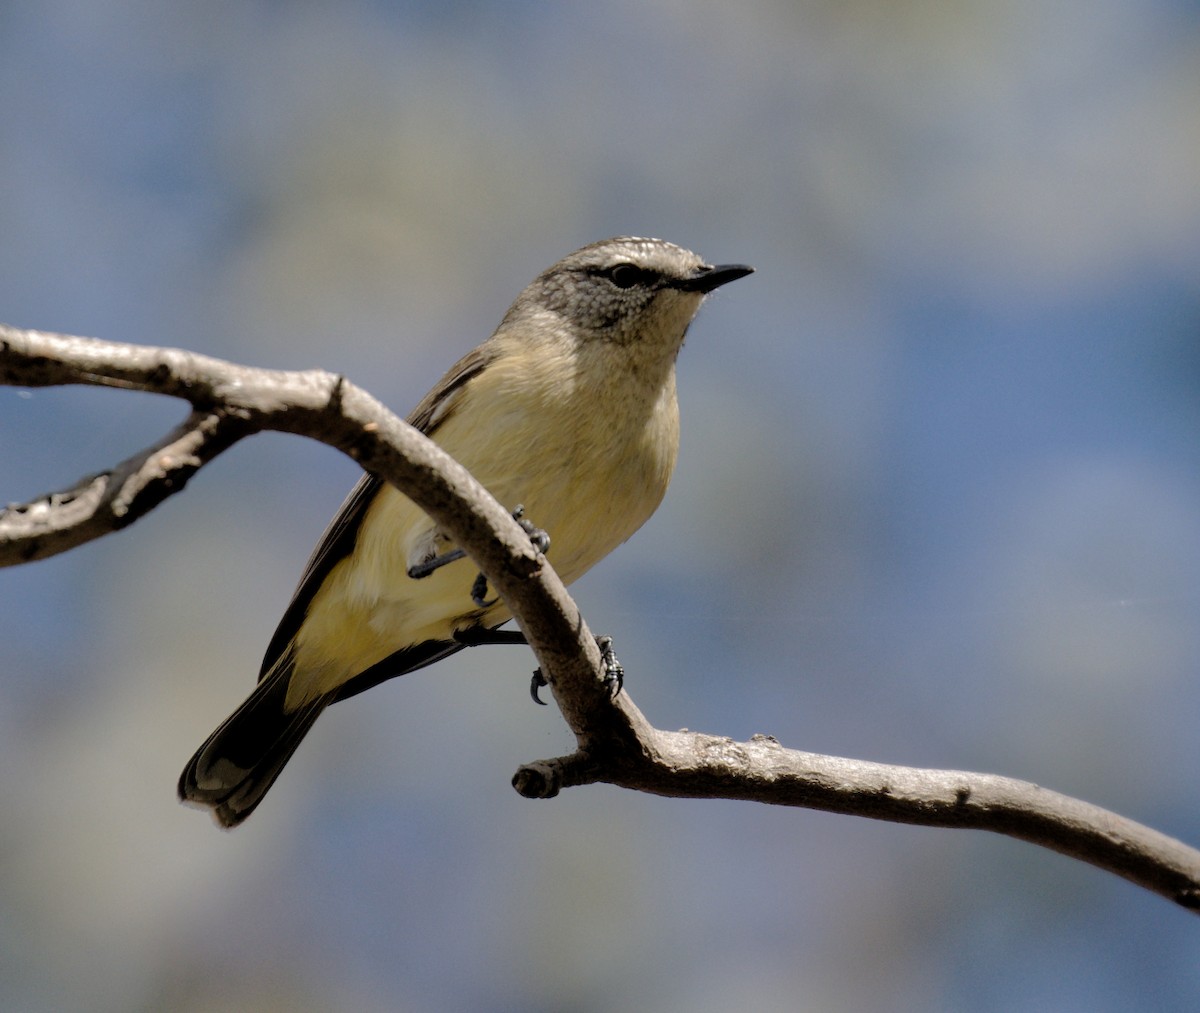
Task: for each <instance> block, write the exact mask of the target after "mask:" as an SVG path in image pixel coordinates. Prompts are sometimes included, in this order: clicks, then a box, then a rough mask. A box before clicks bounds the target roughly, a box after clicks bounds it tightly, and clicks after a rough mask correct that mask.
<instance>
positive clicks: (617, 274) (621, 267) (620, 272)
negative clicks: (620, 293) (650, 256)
mask: <svg viewBox="0 0 1200 1013" xmlns="http://www.w3.org/2000/svg"><path fill="white" fill-rule="evenodd" d="M608 277H609V280H610V281H611V282H612V283H613V284H614V285H616V286H617V288H633V286H634V285H640V284H642V283H644V282H645V281H646V278H647V272H645V271H643V270H642V269H641V268H640V267H638V266H637V265H636V264H616V265H614V266H613V267H610V268H609V269H608Z"/></svg>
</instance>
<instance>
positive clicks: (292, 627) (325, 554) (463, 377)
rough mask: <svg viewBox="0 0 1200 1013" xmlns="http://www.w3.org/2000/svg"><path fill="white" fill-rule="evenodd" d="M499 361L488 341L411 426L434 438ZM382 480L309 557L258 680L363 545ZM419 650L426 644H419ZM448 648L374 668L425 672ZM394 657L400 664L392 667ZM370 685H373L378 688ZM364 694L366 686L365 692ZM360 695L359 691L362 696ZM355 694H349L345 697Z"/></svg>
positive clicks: (365, 490) (352, 503) (357, 496)
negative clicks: (332, 574) (338, 569)
mask: <svg viewBox="0 0 1200 1013" xmlns="http://www.w3.org/2000/svg"><path fill="white" fill-rule="evenodd" d="M493 356H494V353H493V350H492V348H491V346H490V343H489V342H485V343H484V344H483V345H481V346H479V347H478V348H475V349H473V350H472V351H470V352H468V353H467V354H466V355H464V356H463V357H462V358H461V359H459V360H458V362H456V363H455V364H454V365H453V366H452V367H451V368H450V370H449V371H448V372H447V373H446V375H445V376H443V377H442V379H441V380H439V381H438V383H437V384H436V385H435V386H434V388H433V389H432V390H431V391H430V392H429V393H428V394H426V395H425V397H424V398H422V400H421V403H420V404H418V405H417V407H416V408H415V409H413V412H412V414H411V415H409V417H408V423H409V425H411V426H413V427H414V428H415V429H417V430H418V431H420V432H422V433H424V434H425V435H426V436H432V435H433V434H434V433H435V432H436V431H437V428H438V426H440V425H441V424H442V423H443V422H444V421H445V420H446V419H447V418H449V417H450V415H451V414H452V413H453V412H454V410H455V408H456V407H457V406H458V404H459V402H460V401H461V400H462V392H463V390H464V388H465V387H466V385H467V383H468V382H470V380H471V378H472V377H474V376H477V375H478V374H479V373H480V372H481V371H482V370H483V369H484V367H486V366H487V364H488V363H489V362H491V361H492V358H493ZM383 484H384V483H383V481H382V480H381V479H378V478H376V477H375V476H374V475H369V474H367V475H363V477H362V478H360V479H359V480H358V484H357V485H355V487H354V488H353V489H352V490H351V492H350V495H349V496H347V497H346V500H345V502H344V503H342V505H341V507H340V509H339V510H338V512H337V514H336V515H335V516H334V518H333V520H332V521H330V522H329V526H328V527H327V528H326V529H325V533H324V534H323V535H322V536H321V540H320V541H319V542H317V547H316V548H315V549H314V550H313V553H312V555H311V556H310V557H309V560H308V563H307V565H306V566H305V567H304V573H303V575H302V576H301V577H300V583H299V584H298V585H297V586H296V590H295V592H294V593H293V594H292V600H291V601H290V602H289V603H288V607H287V608H286V609H285V610H284V613H283V618H282V619H280V620H279V626H278V627H277V628H276V630H275V634H274V635H273V636H272V637H271V642H270V643H269V644H268V645H267V652H266V654H265V655H264V656H263V663H262V669H261V670H260V671H259V675H258V677H259V679H260V680H261V679H263V678H264V677H265V676H266V674H267V673H268V672H270V671H271V669H272V668H274V667H275V665H276V664H277V663H278V661H279V660H280V658H282V657H283V655H284V654H285V653H286V651H287V649H288V646H289V645H290V644H291V643H292V641H293V640H294V639H295V637H296V634H297V632H298V631H299V630H300V627H301V625H303V623H304V620H305V617H306V616H307V615H308V607H309V605H311V604H312V600H313V598H314V596H315V595H316V593H317V591H318V590H319V589H320V587H321V585H322V584H323V583H324V581H325V578H326V577H327V576H329V571H330V570H332V569H333V568H334V567H335V566H337V564H338V563H340V562H341V561H342V560H343V559H345V558H346V557H347V556H348V555H350V553H352V552H353V551H354V545H355V543H356V542H357V541H358V532H359V529H360V528H361V527H362V523H363V520H364V519H365V518H366V516H367V511H368V510H370V508H371V504H372V503H373V502H374V501H375V496H376V495H377V494H378V493H379V490H380V489H382V488H383ZM416 646H417V647H420V646H422V645H416ZM446 646H447V645H445V644H441V645H440V649H441V652H440V653H438V652H436V651H423V652H422V651H417V652H416V653H418V654H420V655H421V656H420V657H416V656H414V657H413V658H412V659H411V661H412V663H411V664H409V665H408V667H400V668H398V669H397V668H395V667H394V665H395V664H397V663H400V664H403V662H404V659H403V658H402V657H401V656H402V655H404V654H405V652H403V651H402V652H400V656H398V655H393V657H392V658H389V659H387V660H386V661H385V662H381V663H380V665H377V666H374V667H373V670H372V671H374V668H381V667H382V666H384V665H389V663H391V665H390V666H389V667H391V670H392V671H393V673H394V674H397V675H398V674H400V672H407V671H411V670H412V669H413V668H420V667H421V666H422V665H427V664H430V663H431V662H432V661H436V660H438V659H439V658H441V657H444V656H445V655H446V654H450V653H453V650H456V649H457V647H455V648H453V649H451V650H446V649H445V648H446ZM393 658H394V659H395V661H394V662H393ZM383 678H386V676H382V675H377V676H376V677H375V678H374V682H380V681H382V680H383ZM374 682H373V683H371V684H372V685H373V684H374ZM363 688H364V689H365V688H366V686H364V687H363ZM357 692H360V690H359V691H357ZM346 695H350V694H346Z"/></svg>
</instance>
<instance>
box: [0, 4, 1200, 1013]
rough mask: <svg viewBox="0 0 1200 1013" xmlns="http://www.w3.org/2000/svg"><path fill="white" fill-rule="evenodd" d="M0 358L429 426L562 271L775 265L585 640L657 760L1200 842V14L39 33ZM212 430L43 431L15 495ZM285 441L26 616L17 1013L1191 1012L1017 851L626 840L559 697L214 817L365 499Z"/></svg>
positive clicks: (93, 395)
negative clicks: (204, 759) (16, 329)
mask: <svg viewBox="0 0 1200 1013" xmlns="http://www.w3.org/2000/svg"><path fill="white" fill-rule="evenodd" d="M0 96H2V102H0V141H2V143H0V236H2V242H0V319H3V320H4V321H6V322H8V323H11V324H15V325H20V326H27V327H35V328H40V329H45V330H58V331H65V332H69V333H77V334H88V335H95V336H99V337H104V338H109V339H114V340H123V341H132V342H139V343H148V344H168V345H175V346H183V347H186V348H191V349H195V350H198V351H201V352H205V353H209V354H212V355H217V356H222V357H227V358H231V359H235V360H238V361H243V362H248V363H253V364H257V365H265V366H273V367H281V368H284V367H286V368H303V367H311V366H321V367H325V368H328V369H332V370H337V371H340V372H344V373H346V374H347V375H349V376H350V378H351V379H353V380H355V381H357V382H359V383H360V384H362V385H364V386H366V387H367V388H368V389H370V390H371V391H372V392H373V393H375V394H376V395H378V396H379V397H381V398H382V399H383V400H384V401H386V402H387V403H389V404H390V405H392V406H393V407H394V408H395V409H396V410H397V411H398V412H400V413H401V414H404V413H406V412H407V411H408V410H409V409H410V408H411V407H412V406H413V405H414V404H415V403H416V401H417V400H418V399H419V397H420V396H421V395H422V394H423V393H424V392H425V391H426V389H427V388H428V387H429V386H430V385H431V384H432V383H433V382H434V381H435V380H436V379H437V378H438V377H439V376H440V374H441V373H442V371H443V370H444V369H445V368H446V367H447V366H449V364H450V363H452V362H453V361H454V360H455V359H456V358H457V357H458V356H459V355H460V354H461V353H463V352H464V351H466V350H467V349H468V348H470V347H471V346H472V345H474V344H476V343H477V342H478V341H479V340H480V339H481V338H482V337H484V336H485V335H486V334H487V333H489V332H490V331H491V329H492V328H493V327H494V326H495V324H496V323H497V322H498V321H499V319H500V316H501V315H502V313H503V312H504V310H505V309H506V308H507V306H508V304H509V302H510V301H511V300H512V298H513V297H514V296H515V295H516V293H517V292H518V291H519V290H520V289H521V288H522V287H523V286H524V285H525V284H526V283H527V282H528V281H529V280H530V279H531V278H532V277H533V276H534V275H535V274H536V273H538V272H539V271H540V270H541V269H542V268H544V267H545V266H547V265H548V264H550V263H552V262H553V261H555V260H557V259H558V258H559V257H561V256H563V255H564V254H566V253H568V252H570V251H571V250H573V249H575V248H576V247H578V246H581V245H583V244H584V243H586V242H589V241H591V240H595V239H600V238H604V237H606V236H611V235H616V234H622V233H633V234H638V235H654V236H661V237H662V238H665V239H669V240H672V241H674V242H677V243H680V244H682V245H684V246H688V247H690V248H692V249H695V250H697V251H698V252H700V253H701V254H702V255H703V256H705V257H707V258H709V259H710V260H712V261H716V262H723V261H724V262H727V261H743V262H746V263H750V264H753V265H755V266H756V267H757V268H758V273H757V274H755V275H754V276H753V277H752V278H750V279H747V280H745V281H742V282H739V283H738V284H737V285H734V286H731V287H730V288H728V289H723V290H722V291H721V292H720V293H719V294H717V295H716V296H715V297H714V298H713V299H711V300H710V301H709V303H708V305H707V306H706V307H705V309H704V311H703V312H702V314H701V316H700V319H699V320H698V321H697V323H696V324H695V325H694V326H693V328H692V331H691V334H690V336H689V340H688V343H687V347H686V348H685V349H684V351H683V354H682V357H681V359H680V365H679V370H680V391H681V402H682V411H683V437H684V444H683V450H682V456H681V460H680V464H679V470H678V473H677V476H676V479H675V482H674V485H673V486H672V489H671V492H670V493H669V494H668V496H667V499H666V502H665V504H664V505H663V507H662V509H661V510H660V511H659V512H658V514H657V515H656V516H655V517H654V518H653V520H652V521H651V522H650V523H649V524H647V525H646V527H645V528H644V529H643V530H642V531H641V532H640V533H639V534H638V535H637V536H636V537H635V538H634V539H633V540H632V541H631V542H630V543H629V544H628V545H627V546H625V547H623V548H622V549H621V550H619V551H618V552H617V553H616V554H615V555H614V556H613V557H611V558H610V559H609V560H608V561H607V562H605V563H604V564H603V565H601V566H600V567H599V568H598V569H597V570H596V571H594V572H593V573H592V574H590V575H589V576H588V577H587V578H585V579H584V580H582V581H580V582H579V583H578V584H577V585H576V586H575V588H574V591H575V593H576V597H577V599H578V601H579V602H580V604H581V606H582V608H583V611H584V613H585V615H586V616H587V618H588V621H589V623H590V624H591V626H592V628H593V629H595V630H597V631H599V632H605V633H610V634H612V635H614V636H615V637H616V643H617V648H618V651H619V654H620V657H621V660H622V661H623V662H624V664H625V666H626V669H627V672H628V676H627V683H626V685H627V687H628V688H629V690H630V692H631V694H632V696H633V698H634V699H635V700H636V701H637V703H638V704H639V705H640V706H641V707H642V708H643V709H644V710H645V712H646V714H647V715H648V717H649V718H650V719H651V720H652V721H654V722H655V723H656V724H658V725H660V726H663V727H667V728H680V727H688V728H694V729H701V730H705V731H709V732H715V733H722V734H727V735H731V736H736V737H738V738H744V737H747V736H749V735H751V734H753V733H755V732H763V733H770V734H772V735H775V736H777V737H778V738H779V739H780V740H781V741H783V742H784V743H786V744H789V745H791V746H794V747H797V748H802V749H808V750H813V751H819V752H830V753H836V754H840V755H846V756H856V757H862V758H869V759H874V760H882V761H888V762H893V763H900V764H915V765H925V766H934V767H954V768H967V769H976V770H986V771H991V772H995V773H1001V774H1007V775H1013V776H1016V777H1021V778H1026V779H1029V780H1033V781H1037V782H1039V783H1041V784H1044V785H1046V786H1048V787H1051V788H1054V789H1057V790H1059V791H1063V792H1066V793H1069V794H1072V795H1076V796H1080V797H1082V798H1085V799H1088V800H1090V801H1093V802H1096V803H1099V804H1101V805H1104V806H1107V807H1109V808H1112V809H1114V810H1117V811H1118V812H1121V813H1123V814H1126V815H1128V816H1131V817H1133V818H1135V819H1138V820H1141V821H1144V822H1146V823H1148V824H1150V825H1152V826H1154V827H1156V828H1159V829H1161V830H1163V831H1165V832H1167V833H1169V834H1173V835H1176V836H1178V837H1180V838H1182V839H1184V840H1186V841H1190V842H1191V843H1193V844H1195V843H1200V776H1198V771H1200V734H1198V729H1200V671H1198V669H1200V438H1198V436H1200V168H1198V166H1200V111H1198V110H1200V101H1198V96H1200V5H1198V4H1197V3H1196V2H1195V0H1100V2H1095V0H1093V2H1089V3H1084V2H1082V0H1064V2H1060V3H1055V4H1040V3H1036V2H1033V0H1020V2H1014V3H1009V4H1005V5H995V4H987V3H980V2H972V0H965V2H961V3H957V4H952V5H947V4H943V3H935V2H932V0H906V2H895V0H887V2H880V0H875V2H870V0H864V2H853V0H850V2H841V3H829V2H823V0H801V2H785V0H746V2H742V3H738V4H728V3H713V2H692V3H682V2H674V3H671V2H662V3H650V4H645V3H635V2H613V3H606V4H589V5H583V4H544V3H536V4H535V3H500V2H495V0H491V2H482V0H481V2H475V3H469V2H459V3H450V4H447V3H434V2H413V3H385V2H381V0H380V2H370V0H353V2H344V3H338V4H334V3H320V2H304V3H294V4H280V3H270V2H264V0H250V2H238V3H234V2H211V3H203V4H189V5H182V4H179V5H165V4H155V3H150V2H128V3H116V2H109V0H87V2H84V0H75V2H69V0H45V2H41V3H38V4H36V5H34V4H5V5H3V6H0ZM182 414H183V408H182V406H181V405H180V404H178V403H175V402H168V401H163V400H158V399H155V398H152V397H149V396H143V395H134V394H127V393H122V392H115V391H98V390H86V389H62V390H36V391H26V390H15V389H7V390H0V479H2V480H3V487H2V489H0V496H2V497H3V498H4V499H5V500H22V499H27V498H31V497H34V496H36V495H38V494H41V493H44V492H46V491H48V490H51V489H57V488H62V487H64V486H67V485H70V484H72V483H73V482H74V481H75V480H76V479H77V478H79V477H80V476H81V475H83V474H85V473H88V472H92V471H96V470H100V469H102V468H105V467H108V466H110V465H111V464H112V463H114V462H115V461H117V460H119V459H121V458H122V457H124V456H125V455H127V454H129V453H132V452H133V451H134V450H135V449H137V448H139V447H141V446H143V445H144V444H146V443H147V442H149V441H150V440H151V439H152V438H153V437H154V436H155V435H157V434H159V433H161V432H162V431H163V430H164V429H165V428H166V427H168V426H170V425H172V424H174V423H175V422H176V421H177V420H178V419H180V418H181V417H182ZM355 476H356V469H355V467H354V465H353V464H352V463H350V462H349V461H347V460H345V459H343V458H342V457H340V456H339V455H337V454H336V453H335V452H333V451H331V450H328V449H326V448H323V447H321V446H318V445H316V444H310V443H307V442H305V441H302V440H299V439H295V438H291V437H284V436H263V437H259V438H256V439H255V440H253V441H250V442H248V443H246V444H244V445H242V446H240V447H238V448H236V449H234V450H233V451H232V452H230V453H229V454H228V455H226V456H225V457H223V458H221V459H220V460H219V461H217V462H216V463H214V464H213V465H212V466H211V467H209V468H208V469H206V470H205V471H204V472H203V473H201V474H200V475H199V476H198V477H197V478H195V479H194V480H193V482H192V484H191V485H190V486H189V488H188V490H187V492H186V494H185V495H183V496H180V497H177V498H174V499H172V500H170V501H169V502H168V503H167V504H166V505H164V506H163V507H162V508H161V509H159V510H157V511H155V512H154V514H153V515H152V516H150V517H149V518H147V519H145V520H144V521H142V522H140V523H139V524H137V525H136V526H135V527H134V528H132V529H130V530H128V531H126V532H124V533H121V534H119V535H115V536H112V537H110V538H107V539H105V540H103V541H102V542H99V543H94V544H92V545H89V546H87V547H85V548H82V549H79V550H77V551H74V552H71V553H69V554H67V555H64V556H60V557H58V558H55V559H52V560H49V561H45V562H40V563H37V564H34V565H30V566H27V567H20V568H15V569H9V570H5V571H3V572H2V573H0V595H2V598H0V601H2V603H3V604H2V606H0V642H2V643H3V649H2V653H0V658H2V661H0V670H2V678H0V808H2V809H3V811H4V814H5V816H4V819H3V821H2V823H0V1007H3V1008H5V1009H14V1010H15V1009H21V1010H34V1011H36V1010H71V1009H88V1010H92V1011H106V1010H113V1011H125V1010H160V1009H161V1010H166V1009H170V1010H185V1011H191V1010H196V1011H199V1010H204V1011H215V1010H267V1011H269V1010H289V1011H297V1010H298V1011H308V1010H314V1011H315V1010H355V1011H357V1010H364V1011H365V1010H402V1011H441V1010H487V1011H493V1010H494V1011H546V1013H551V1011H578V1013H593V1011H594V1013H609V1011H625V1010H635V1009H636V1010H654V1011H668V1013H669V1011H676V1010H679V1011H682V1010H688V1011H723V1010H730V1009H755V1010H765V1011H775V1010H778V1011H785V1010H787V1011H794V1010H800V1011H904V1010H914V1011H916V1010H964V1009H970V1010H1028V1009H1039V1010H1056V1011H1057V1010H1062V1011H1073V1010H1087V1011H1097V1010H1131V1009H1155V1010H1194V1009H1196V1008H1197V1006H1198V1005H1200V929H1198V926H1197V922H1196V918H1195V916H1194V915H1190V914H1187V913H1185V912H1183V911H1182V910H1179V909H1176V908H1174V907H1173V906H1172V905H1170V904H1169V903H1167V902H1166V901H1164V900H1161V899H1159V898H1157V897H1155V896H1151V895H1149V894H1147V893H1145V892H1143V891H1141V890H1138V889H1136V888H1134V887H1132V886H1130V885H1128V884H1126V883H1124V882H1122V881H1120V880H1118V879H1116V878H1115V877H1112V876H1110V875H1107V874H1105V873H1102V872H1099V871H1097V870H1095V869H1093V868H1090V867H1086V866H1083V865H1080V864H1078V863H1075V862H1072V861H1069V860H1067V859H1065V858H1062V857H1059V856H1057V855H1054V854H1051V853H1048V852H1045V851H1042V850H1039V849H1037V848H1034V847H1032V846H1028V845H1025V844H1021V843H1017V842H1014V841H1010V840H1006V839H1002V838H999V837H995V836H990V835H984V834H979V833H969V832H952V831H941V830H926V829H917V828H912V827H904V826H894V825H888V824H879V823H871V822H868V821H864V820H857V819H852V818H847V817H837V816H830V815H826V814H820V813H810V812H804V811H790V810H787V811H785V810H776V809H771V808H767V807H759V806H754V805H749V804H739V803H732V802H691V801H678V800H664V799H659V798H652V797H649V796H641V795H637V794H634V793H630V792H626V791H620V790H617V789H612V788H608V787H603V786H597V787H589V788H583V789H577V790H572V791H569V792H567V793H566V794H565V795H563V796H562V797H560V798H558V799H556V800H554V801H550V802H541V803H538V802H529V801H525V800H523V799H521V798H519V797H518V796H517V795H516V793H515V792H514V791H513V790H512V788H511V787H510V786H509V778H510V777H511V775H512V772H513V771H514V770H515V769H516V767H517V766H518V765H519V764H520V763H522V762H524V761H528V760H533V759H537V758H540V757H544V756H551V755H556V754H558V753H560V752H563V751H565V750H568V749H569V748H570V746H571V740H570V738H569V735H568V733H567V731H566V729H565V727H564V725H563V723H562V721H561V719H560V717H559V716H558V714H557V713H556V711H555V710H554V709H553V708H547V709H542V708H536V707H534V706H532V705H531V704H530V702H529V698H528V695H527V693H526V688H527V685H528V678H529V672H530V670H531V668H532V665H533V661H532V658H531V656H530V655H529V654H528V652H524V651H522V650H519V649H502V648H496V649H480V650H477V651H472V652H470V653H467V654H463V655H460V656H458V657H457V658H455V659H452V660H451V661H449V662H447V663H443V664H441V665H439V666H437V667H436V668H433V669H427V670H425V671H423V672H420V673H418V674H415V675H412V676H410V677H408V678H405V679H402V680H399V681H396V682H393V683H389V684H387V685H385V686H383V687H381V688H379V689H376V690H373V691H372V692H371V694H370V695H368V696H364V697H359V698H356V699H354V700H353V701H351V702H348V703H346V704H345V705H343V706H338V707H335V708H334V709H333V710H331V711H330V712H329V713H328V714H327V715H326V716H325V717H323V718H322V720H321V721H320V722H319V723H318V725H317V726H316V728H315V730H314V732H313V734H312V735H311V736H310V738H309V740H308V741H306V743H305V745H304V747H303V748H302V749H301V750H300V752H299V753H298V755H297V756H296V758H295V760H294V761H293V762H292V764H291V765H290V766H289V768H288V769H287V771H286V772H285V774H284V775H283V777H282V778H281V779H280V781H279V783H278V784H277V785H276V787H275V788H274V790H273V791H272V792H271V795H270V796H269V798H268V800H267V802H266V804H264V805H263V807H262V808H261V809H260V810H259V811H258V812H257V813H256V814H255V816H254V818H253V819H251V820H250V821H249V823H248V824H247V825H246V826H245V827H243V828H242V829H240V830H238V831H237V832H235V833H230V834H223V833H220V832H218V831H217V830H216V829H214V827H213V826H212V824H211V823H210V821H209V820H208V819H207V818H206V817H205V816H204V815H203V814H201V813H198V812H195V811H192V810H189V809H184V808H182V807H180V806H179V805H178V804H177V803H176V801H175V779H176V777H177V775H178V773H179V770H180V768H181V767H182V765H183V763H184V761H185V760H186V759H187V758H188V756H189V755H190V754H191V752H192V750H193V749H194V748H195V747H196V746H197V745H198V744H199V743H200V741H201V740H202V739H203V738H204V737H205V736H206V735H207V734H208V732H209V731H210V730H211V729H212V728H213V727H214V726H215V725H216V724H217V722H218V721H220V720H221V719H223V718H224V717H225V716H226V714H227V713H228V712H229V711H230V710H232V708H233V707H234V706H235V705H236V704H237V703H238V702H239V701H240V700H241V699H242V698H243V696H244V695H245V694H246V693H247V692H248V691H249V689H250V687H251V685H252V684H253V681H254V678H255V676H256V674H257V671H258V664H259V660H260V658H261V656H262V651H263V649H264V648H265V646H266V643H267V640H268V639H269V637H270V634H271V632H272V630H273V629H274V625H275V622H276V621H277V619H278V617H279V615H280V613H281V611H282V609H283V606H284V605H285V604H286V602H287V600H288V597H289V595H290V593H291V591H292V588H293V585H294V582H295V580H296V578H297V577H298V576H299V573H300V570H301V568H302V566H303V564H304V561H305V559H306V558H307V555H308V553H309V551H310V549H311V548H312V546H313V544H314V543H315V541H316V539H317V537H318V535H319V534H320V532H321V530H322V528H323V526H324V523H325V521H326V520H327V519H328V518H329V516H330V515H331V514H332V512H333V511H334V510H335V509H336V507H337V505H338V504H339V503H340V501H341V499H342V497H343V495H344V494H345V492H346V491H347V489H348V488H349V487H350V485H351V484H352V483H353V481H354V479H355Z"/></svg>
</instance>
